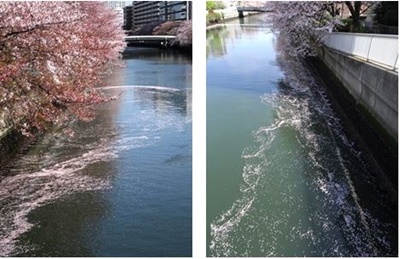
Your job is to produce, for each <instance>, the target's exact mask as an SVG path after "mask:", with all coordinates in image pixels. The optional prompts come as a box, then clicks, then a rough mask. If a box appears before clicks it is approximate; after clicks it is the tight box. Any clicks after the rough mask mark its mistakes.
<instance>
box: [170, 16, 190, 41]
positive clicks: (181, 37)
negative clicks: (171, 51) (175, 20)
mask: <svg viewBox="0 0 400 259" xmlns="http://www.w3.org/2000/svg"><path fill="white" fill-rule="evenodd" d="M173 43H175V44H178V45H179V46H182V47H191V46H192V21H191V20H189V21H183V22H181V23H180V24H179V28H178V30H177V34H176V38H175V40H174V42H173Z"/></svg>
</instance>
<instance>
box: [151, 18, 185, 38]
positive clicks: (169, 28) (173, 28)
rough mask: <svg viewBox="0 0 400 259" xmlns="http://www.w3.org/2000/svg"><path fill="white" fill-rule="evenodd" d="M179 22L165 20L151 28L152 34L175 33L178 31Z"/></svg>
mask: <svg viewBox="0 0 400 259" xmlns="http://www.w3.org/2000/svg"><path fill="white" fill-rule="evenodd" d="M178 28H179V23H178V22H175V21H167V22H164V23H162V24H160V25H158V26H156V27H155V28H154V29H153V35H176V34H177V33H178Z"/></svg>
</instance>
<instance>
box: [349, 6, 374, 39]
mask: <svg viewBox="0 0 400 259" xmlns="http://www.w3.org/2000/svg"><path fill="white" fill-rule="evenodd" d="M344 3H345V4H346V6H347V8H348V9H349V11H350V13H351V18H352V23H351V31H353V32H361V30H362V28H361V23H360V15H361V14H363V13H365V12H367V11H368V10H370V8H371V7H372V6H373V5H374V4H375V3H374V2H361V1H345V2H344Z"/></svg>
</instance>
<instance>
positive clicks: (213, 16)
mask: <svg viewBox="0 0 400 259" xmlns="http://www.w3.org/2000/svg"><path fill="white" fill-rule="evenodd" d="M219 20H221V14H220V13H214V12H210V13H207V16H206V21H207V23H216V22H218V21H219Z"/></svg>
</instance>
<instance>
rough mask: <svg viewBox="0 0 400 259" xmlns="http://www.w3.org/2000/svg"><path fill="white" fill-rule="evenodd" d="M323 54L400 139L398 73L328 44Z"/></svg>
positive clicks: (358, 96) (340, 78)
mask: <svg viewBox="0 0 400 259" xmlns="http://www.w3.org/2000/svg"><path fill="white" fill-rule="evenodd" d="M320 58H321V59H322V60H323V62H324V63H325V64H326V65H327V66H328V67H329V68H330V70H331V71H332V72H333V73H334V74H335V75H336V77H337V78H338V79H339V80H340V81H341V83H342V84H343V85H344V86H345V87H346V89H347V90H348V91H349V92H350V94H351V95H352V96H353V97H354V99H355V100H356V101H357V102H360V103H361V104H362V105H363V106H364V107H365V108H366V109H367V110H368V111H369V112H370V113H371V114H372V116H374V117H375V119H376V120H377V121H378V122H379V123H380V124H381V125H382V126H383V128H384V129H386V131H387V132H388V133H389V134H390V135H391V136H392V137H393V138H394V139H395V140H396V141H398V74H397V73H396V72H394V71H391V70H388V69H385V68H382V67H379V66H376V65H374V64H371V63H366V62H363V61H361V60H357V59H356V58H353V57H350V56H348V55H344V54H342V53H340V52H337V51H335V50H332V49H330V48H327V47H324V48H323V49H322V52H321V55H320Z"/></svg>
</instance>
